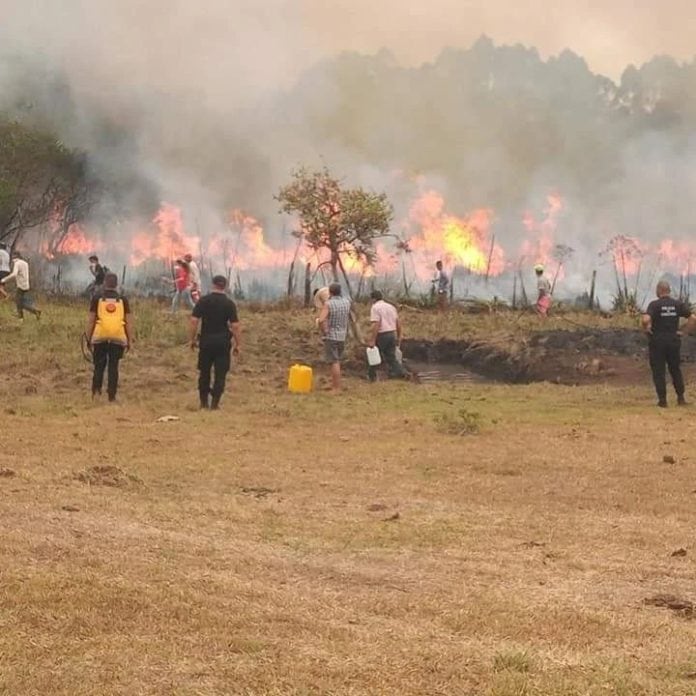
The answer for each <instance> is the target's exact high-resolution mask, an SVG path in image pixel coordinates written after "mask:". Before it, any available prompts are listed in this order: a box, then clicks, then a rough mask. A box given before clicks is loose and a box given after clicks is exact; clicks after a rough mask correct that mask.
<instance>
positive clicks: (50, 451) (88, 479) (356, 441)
mask: <svg viewBox="0 0 696 696" xmlns="http://www.w3.org/2000/svg"><path fill="white" fill-rule="evenodd" d="M46 309H47V311H46V313H45V318H44V319H43V320H42V321H41V322H36V321H34V319H33V318H32V317H28V318H27V319H26V320H25V322H24V325H21V326H20V325H19V324H18V323H17V322H16V321H15V320H13V319H12V318H11V315H10V306H9V305H8V303H4V304H2V305H0V324H1V326H2V329H1V330H2V342H1V343H0V366H1V369H2V380H0V415H1V417H2V421H1V428H2V447H1V448H0V469H1V470H2V471H0V519H1V520H2V528H3V530H2V531H3V533H2V535H1V537H0V605H1V610H0V693H3V694H12V695H15V694H17V695H20V694H22V695H23V694H32V695H33V694H37V695H44V694H46V695H48V694H60V695H70V696H82V695H87V694H90V695H92V694H99V695H101V694H109V695H111V694H123V695H129V696H130V695H139V694H162V695H165V694H166V695H170V694H175V695H177V696H179V695H180V696H184V695H186V696H189V695H191V696H193V695H196V696H203V695H205V696H207V695H212V694H245V695H252V694H254V695H255V694H278V695H297V696H299V695H305V694H307V695H308V694H337V695H338V694H341V695H342V694H346V695H350V694H400V695H401V694H427V695H435V694H443V695H445V694H446V695H450V694H454V695H456V694H464V695H469V694H470V695H474V694H476V695H479V694H481V695H483V696H531V695H537V694H538V695H545V696H546V695H548V696H561V695H563V696H571V695H574V694H586V695H592V696H595V695H597V696H598V695H599V694H617V695H625V696H640V695H642V694H669V695H675V696H676V695H680V694H683V695H687V694H694V693H696V620H692V619H693V616H692V615H693V614H694V611H693V608H691V609H690V607H689V604H688V602H685V603H684V604H683V608H682V610H681V611H675V610H672V609H670V608H667V607H660V606H652V605H649V604H646V603H645V600H646V599H649V598H653V597H655V596H656V595H660V594H663V595H664V594H670V595H674V596H675V597H678V598H681V599H684V600H696V585H694V577H695V572H696V564H695V563H694V559H695V558H696V547H695V546H694V507H695V505H696V430H695V429H694V427H693V423H694V411H691V410H689V409H680V410H678V409H676V408H672V409H669V410H667V411H665V412H658V410H657V409H656V408H655V407H654V404H653V395H652V391H651V389H650V386H649V384H648V382H647V380H646V381H645V382H644V383H638V384H635V385H632V386H627V387H611V386H593V387H561V386H554V385H550V384H535V385H528V386H508V385H502V384H446V383H433V384H423V385H416V384H410V383H379V384H376V385H369V384H367V383H366V382H365V381H363V380H362V379H359V377H358V376H357V374H356V375H355V376H351V377H350V378H349V379H348V380H347V384H346V391H345V393H344V394H342V395H340V396H337V397H333V396H331V395H330V394H328V393H325V392H323V391H321V390H318V391H317V392H315V393H314V394H312V395H309V396H305V397H297V396H292V395H290V394H287V393H286V392H285V390H284V382H285V374H286V370H287V367H288V365H289V364H290V363H291V362H292V361H293V360H295V359H302V358H304V359H312V358H316V357H317V356H318V355H319V346H318V343H317V341H316V339H315V337H313V335H312V333H311V330H310V328H311V322H312V319H311V317H310V316H308V315H306V314H303V313H301V312H292V313H288V314H283V313H281V312H278V311H275V312H265V313H253V312H252V311H251V310H250V309H249V308H242V320H243V322H244V323H245V331H246V341H245V352H244V355H243V357H242V361H241V363H240V364H239V365H238V366H237V367H236V369H235V373H234V375H233V376H232V378H231V379H230V382H229V391H228V394H227V397H226V399H225V400H224V402H223V410H221V411H220V412H206V413H201V412H199V411H197V410H196V408H195V407H196V404H197V397H196V393H195V377H196V374H195V369H194V359H193V356H192V354H191V352H190V351H189V350H188V349H187V348H186V347H185V345H183V340H184V337H185V317H184V315H183V314H182V315H181V319H180V320H177V321H171V320H170V319H168V317H167V315H166V313H165V312H164V311H162V310H160V309H158V308H157V307H155V306H154V305H152V304H146V303H136V311H137V315H138V319H137V323H138V326H139V342H138V345H137V347H136V349H135V350H134V351H133V353H132V354H131V355H130V356H129V357H128V358H127V359H126V360H125V361H124V363H123V366H122V387H121V393H120V403H119V404H117V405H115V406H110V405H108V404H106V403H93V402H92V400H91V398H90V397H89V372H90V366H89V365H88V364H87V363H86V362H85V361H84V360H83V359H82V357H81V355H80V350H79V340H78V339H79V335H80V333H81V331H82V327H83V323H84V316H83V310H82V308H78V307H76V306H68V305H65V306H61V305H57V304H54V305H47V306H46ZM416 321H417V322H418V324H419V325H418V327H417V328H416V327H415V326H414V324H415V323H416ZM505 321H507V320H505V319H503V320H501V319H497V318H475V319H472V318H466V317H459V318H457V317H448V318H443V317H431V316H429V315H427V316H423V315H416V314H413V315H409V323H410V324H411V326H410V329H411V334H414V333H416V334H418V333H425V332H432V333H433V334H434V335H455V334H456V335H466V334H468V333H475V332H479V333H482V332H485V331H487V330H491V331H492V330H494V329H495V330H498V329H499V328H500V327H499V326H497V325H496V326H494V324H496V322H498V323H500V322H505ZM525 321H526V320H525ZM529 321H532V320H531V319H530V320H529ZM527 323H529V322H527ZM524 326H525V324H524V322H523V324H522V327H521V328H519V330H524ZM423 337H427V336H423ZM693 386H696V385H693ZM164 415H174V416H177V417H178V418H179V419H180V420H178V421H174V422H169V423H159V422H157V419H158V418H159V417H161V416H164ZM680 549H683V550H684V551H679V552H678V553H677V555H673V554H674V552H675V551H678V550H680ZM658 603H659V602H658Z"/></svg>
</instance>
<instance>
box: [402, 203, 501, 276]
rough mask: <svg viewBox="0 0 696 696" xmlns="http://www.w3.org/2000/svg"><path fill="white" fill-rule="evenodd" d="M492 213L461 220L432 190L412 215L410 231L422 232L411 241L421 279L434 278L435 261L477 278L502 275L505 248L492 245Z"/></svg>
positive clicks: (475, 213) (487, 211)
mask: <svg viewBox="0 0 696 696" xmlns="http://www.w3.org/2000/svg"><path fill="white" fill-rule="evenodd" d="M492 220H493V211H492V210H490V209H489V208H481V209H479V210H475V211H473V212H472V213H470V214H469V215H468V216H467V217H465V218H460V217H457V216H455V215H452V214H449V213H447V212H446V211H445V200H444V198H443V197H442V196H441V195H440V194H439V193H437V192H436V191H433V190H430V191H427V192H426V193H424V194H423V195H422V196H420V198H418V199H417V200H416V201H415V202H414V203H413V205H412V206H411V209H410V211H409V218H408V221H407V223H406V224H407V229H408V230H413V229H414V228H415V229H416V230H419V232H418V233H417V234H415V236H411V237H410V238H409V240H408V247H409V249H410V250H411V251H413V252H414V254H415V256H416V257H417V260H416V264H415V265H416V268H417V273H418V275H419V277H428V276H429V275H432V269H433V266H434V264H435V261H437V260H438V259H442V260H443V261H444V262H445V263H447V264H448V265H450V266H463V267H464V268H466V269H468V270H469V271H471V272H472V273H475V274H477V275H484V274H486V273H488V274H489V275H492V276H496V275H500V274H501V273H502V272H503V270H504V269H505V255H504V253H503V250H502V248H501V247H500V246H499V245H497V244H495V243H494V242H493V238H492V236H491V224H492Z"/></svg>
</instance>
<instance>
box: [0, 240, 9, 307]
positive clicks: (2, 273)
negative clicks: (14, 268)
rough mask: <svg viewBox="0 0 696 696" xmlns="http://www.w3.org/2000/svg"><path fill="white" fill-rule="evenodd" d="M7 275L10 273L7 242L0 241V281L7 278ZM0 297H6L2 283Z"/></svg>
mask: <svg viewBox="0 0 696 696" xmlns="http://www.w3.org/2000/svg"><path fill="white" fill-rule="evenodd" d="M8 275H10V254H9V252H8V251H7V244H4V243H0V281H2V280H4V279H5V278H7V276H8ZM0 297H2V299H5V298H6V297H7V293H6V292H5V288H3V287H2V285H0Z"/></svg>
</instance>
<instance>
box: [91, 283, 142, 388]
mask: <svg viewBox="0 0 696 696" xmlns="http://www.w3.org/2000/svg"><path fill="white" fill-rule="evenodd" d="M117 287H118V277H117V276H116V274H115V273H107V274H106V275H105V276H104V288H103V290H102V292H101V294H100V295H99V296H95V297H93V298H92V302H91V304H90V307H89V315H88V317H87V329H86V331H85V333H86V335H87V340H88V341H89V343H90V345H91V346H92V355H93V357H94V374H93V375H92V398H93V399H94V398H96V397H97V396H100V395H101V393H102V386H103V384H104V372H105V371H107V370H108V377H107V386H106V391H107V394H108V396H109V401H112V402H113V401H116V392H117V391H118V364H119V362H120V361H121V358H122V357H123V354H124V353H125V352H126V351H127V350H128V349H129V348H130V346H131V344H132V342H133V329H132V319H131V311H130V305H129V304H128V300H127V299H126V298H125V297H123V295H121V294H120V293H119V292H118V290H117Z"/></svg>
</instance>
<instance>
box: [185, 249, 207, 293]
mask: <svg viewBox="0 0 696 696" xmlns="http://www.w3.org/2000/svg"><path fill="white" fill-rule="evenodd" d="M184 261H186V263H187V264H188V267H189V281H190V283H191V288H190V292H191V299H192V300H193V302H194V304H196V303H197V302H198V300H200V299H201V292H202V290H203V288H202V287H201V271H200V269H199V268H198V264H197V263H196V262H195V261H194V260H193V256H192V255H191V254H186V256H184Z"/></svg>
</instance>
